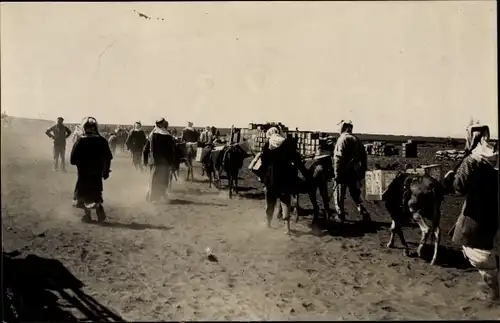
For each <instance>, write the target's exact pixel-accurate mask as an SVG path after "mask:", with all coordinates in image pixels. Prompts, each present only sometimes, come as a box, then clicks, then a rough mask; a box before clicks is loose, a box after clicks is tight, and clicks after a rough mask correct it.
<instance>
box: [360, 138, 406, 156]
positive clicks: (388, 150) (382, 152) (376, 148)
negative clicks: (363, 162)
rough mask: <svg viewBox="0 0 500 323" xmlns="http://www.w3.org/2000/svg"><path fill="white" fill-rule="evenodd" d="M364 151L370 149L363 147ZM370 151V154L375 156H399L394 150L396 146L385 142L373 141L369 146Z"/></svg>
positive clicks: (396, 150)
mask: <svg viewBox="0 0 500 323" xmlns="http://www.w3.org/2000/svg"><path fill="white" fill-rule="evenodd" d="M365 149H370V148H366V146H365ZM371 151H372V154H373V155H375V156H395V155H398V154H399V151H398V149H397V148H396V146H394V145H392V144H387V143H386V142H383V141H375V142H374V143H373V144H372V146H371ZM367 153H368V151H367Z"/></svg>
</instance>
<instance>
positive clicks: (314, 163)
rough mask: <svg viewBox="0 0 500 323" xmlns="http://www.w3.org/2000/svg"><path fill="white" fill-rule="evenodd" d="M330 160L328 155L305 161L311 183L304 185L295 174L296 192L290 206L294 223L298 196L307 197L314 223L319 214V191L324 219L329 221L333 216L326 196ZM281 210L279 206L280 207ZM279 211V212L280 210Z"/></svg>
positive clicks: (296, 218) (331, 168) (330, 174)
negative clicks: (309, 201) (303, 195)
mask: <svg viewBox="0 0 500 323" xmlns="http://www.w3.org/2000/svg"><path fill="white" fill-rule="evenodd" d="M332 165H333V163H332V158H331V156H328V155H326V156H325V155H323V156H320V158H312V159H308V160H306V161H305V166H306V169H307V171H308V172H310V174H311V178H312V182H311V183H306V181H305V179H304V178H303V177H301V176H300V175H299V173H297V177H298V178H297V182H298V185H297V190H296V193H295V194H293V200H294V203H293V204H294V205H293V204H292V210H291V211H292V213H293V212H295V216H296V217H295V222H296V223H297V222H298V221H299V209H300V194H307V195H309V199H310V200H311V204H312V206H313V222H314V221H316V220H317V219H318V217H319V214H320V209H319V206H318V202H317V198H316V192H317V191H318V190H319V194H320V196H321V200H322V202H323V209H324V211H325V213H326V219H327V220H331V218H332V216H333V214H332V211H331V209H330V196H329V195H328V181H329V180H331V179H332V178H333V167H332ZM280 208H281V205H280ZM280 211H281V210H280Z"/></svg>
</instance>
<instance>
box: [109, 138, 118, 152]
mask: <svg viewBox="0 0 500 323" xmlns="http://www.w3.org/2000/svg"><path fill="white" fill-rule="evenodd" d="M108 145H109V148H110V149H111V154H113V156H115V153H116V146H117V145H118V136H117V135H116V133H111V134H110V135H109V138H108Z"/></svg>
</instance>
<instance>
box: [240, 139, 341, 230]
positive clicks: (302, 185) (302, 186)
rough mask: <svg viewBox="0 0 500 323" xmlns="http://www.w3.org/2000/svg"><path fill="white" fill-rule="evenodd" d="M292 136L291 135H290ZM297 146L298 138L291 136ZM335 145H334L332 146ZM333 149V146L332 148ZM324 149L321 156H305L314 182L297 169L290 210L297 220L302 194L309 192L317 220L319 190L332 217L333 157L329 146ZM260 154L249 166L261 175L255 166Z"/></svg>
mask: <svg viewBox="0 0 500 323" xmlns="http://www.w3.org/2000/svg"><path fill="white" fill-rule="evenodd" d="M289 138H291V137H289ZM291 139H292V142H294V144H295V146H297V138H291ZM332 147H333V146H332ZM331 150H332V151H333V148H332V149H331ZM322 151H324V152H325V153H324V154H323V155H320V156H314V157H307V156H306V157H303V159H304V160H305V167H306V169H307V171H308V172H310V175H311V178H312V182H310V183H307V182H306V180H305V179H304V178H303V176H301V174H300V172H299V171H298V170H297V178H296V180H295V183H296V185H295V192H294V193H293V194H292V208H291V210H290V212H291V213H292V214H293V213H295V216H296V217H295V222H296V223H297V222H298V221H299V216H300V214H299V210H300V194H307V195H308V196H309V200H310V201H311V204H312V206H313V222H314V221H316V220H317V219H318V217H319V214H320V209H319V206H318V201H317V198H316V193H317V191H318V190H319V193H320V196H321V199H322V202H323V209H324V211H325V213H326V217H327V220H330V219H331V218H332V215H333V214H332V212H331V209H330V207H329V206H330V196H329V195H328V181H329V180H331V179H332V178H333V162H332V157H331V154H330V152H329V149H328V147H323V149H322ZM259 157H260V155H258V156H257V157H255V158H254V160H253V161H252V163H251V164H250V166H249V168H250V169H251V170H252V171H253V172H254V173H255V174H256V175H257V176H259V177H260V173H259V170H258V166H255V165H256V163H257V162H258V158H259ZM278 213H279V214H280V216H282V214H283V211H282V208H281V204H280V203H278Z"/></svg>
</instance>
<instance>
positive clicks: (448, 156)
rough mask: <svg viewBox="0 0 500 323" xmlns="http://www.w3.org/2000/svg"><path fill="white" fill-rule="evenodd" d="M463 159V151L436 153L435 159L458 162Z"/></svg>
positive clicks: (441, 151)
mask: <svg viewBox="0 0 500 323" xmlns="http://www.w3.org/2000/svg"><path fill="white" fill-rule="evenodd" d="M464 157H465V151H464V150H456V149H450V150H439V151H436V158H438V159H444V160H460V159H463V158H464Z"/></svg>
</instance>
